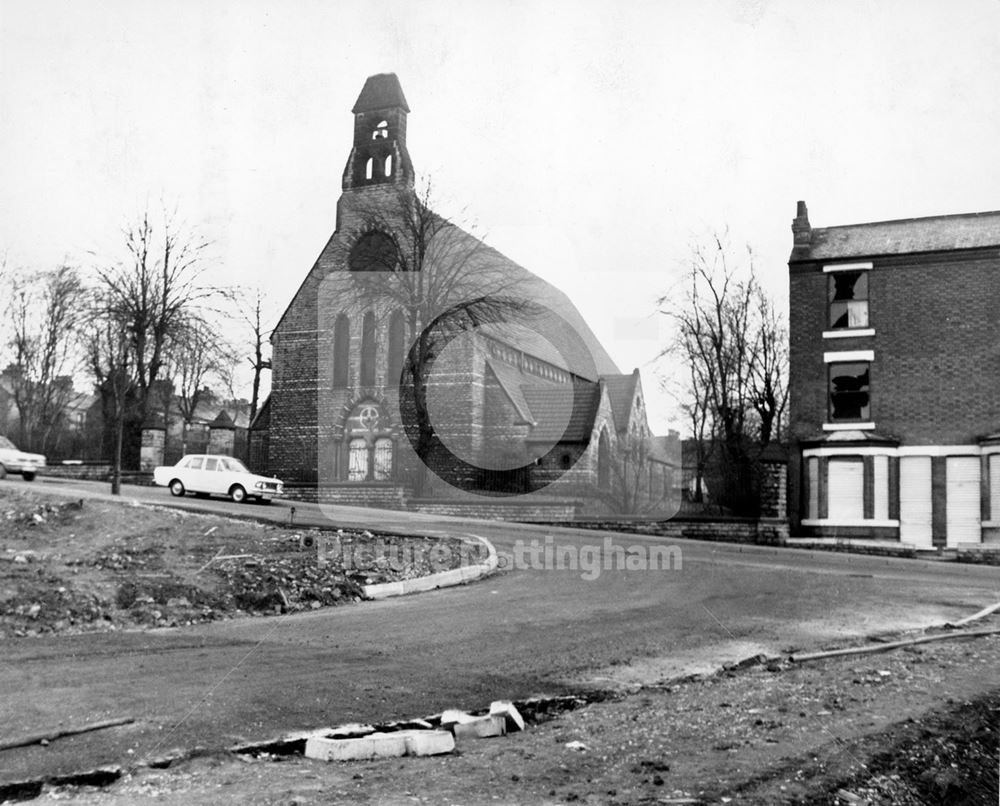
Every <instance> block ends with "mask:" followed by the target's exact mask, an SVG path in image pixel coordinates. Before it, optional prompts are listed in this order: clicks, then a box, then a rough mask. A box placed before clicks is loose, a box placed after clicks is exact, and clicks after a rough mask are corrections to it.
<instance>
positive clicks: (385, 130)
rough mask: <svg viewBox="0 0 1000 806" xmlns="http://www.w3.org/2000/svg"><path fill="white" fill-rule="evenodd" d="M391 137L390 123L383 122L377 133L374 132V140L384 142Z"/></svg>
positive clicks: (379, 125) (376, 128)
mask: <svg viewBox="0 0 1000 806" xmlns="http://www.w3.org/2000/svg"><path fill="white" fill-rule="evenodd" d="M388 136H389V121H387V120H383V121H382V122H381V123H379V124H378V126H376V127H375V131H373V132H372V140H384V139H385V138H386V137H388Z"/></svg>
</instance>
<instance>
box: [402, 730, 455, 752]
mask: <svg viewBox="0 0 1000 806" xmlns="http://www.w3.org/2000/svg"><path fill="white" fill-rule="evenodd" d="M401 733H404V734H406V755H408V756H439V755H442V754H444V753H450V752H451V751H452V750H454V749H455V737H454V736H452V735H451V733H449V732H448V731H446V730H405V731H401Z"/></svg>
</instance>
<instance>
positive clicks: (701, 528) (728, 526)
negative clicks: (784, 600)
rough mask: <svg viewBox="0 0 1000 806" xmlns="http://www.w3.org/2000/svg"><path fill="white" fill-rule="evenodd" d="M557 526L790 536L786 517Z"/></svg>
mask: <svg viewBox="0 0 1000 806" xmlns="http://www.w3.org/2000/svg"><path fill="white" fill-rule="evenodd" d="M553 525H555V526H573V527H577V528H582V529H599V530H603V531H611V532H627V533H634V534H642V535H656V536H657V537H669V538H688V539H691V540H720V541H726V542H727V543H756V544H764V545H777V544H779V543H781V542H782V541H784V540H787V539H788V523H787V521H785V520H782V519H777V518H775V519H768V518H762V519H760V520H755V519H751V518H719V519H714V520H707V519H696V520H684V519H681V518H673V519H671V520H669V521H644V520H641V519H621V520H609V519H605V518H601V519H593V520H577V521H573V522H566V523H554V524H553Z"/></svg>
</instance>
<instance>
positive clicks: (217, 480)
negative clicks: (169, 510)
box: [153, 454, 284, 504]
mask: <svg viewBox="0 0 1000 806" xmlns="http://www.w3.org/2000/svg"><path fill="white" fill-rule="evenodd" d="M153 482H154V483H155V484H159V485H160V486H161V487H169V488H170V492H171V494H173V495H177V496H180V495H184V494H185V493H189V492H191V493H201V494H204V495H227V496H229V497H230V498H232V499H233V501H235V502H236V503H237V504H240V503H242V502H243V501H246V500H247V498H256V499H257V500H258V501H270V500H271V499H272V498H277V497H278V496H280V495H281V494H282V493H283V492H284V484H283V483H282V482H281V480H280V479H275V478H268V477H266V476H258V475H257V474H256V473H251V472H250V471H249V470H247V467H246V465H244V464H243V462H241V461H240V460H239V459H234V458H233V457H232V456H217V455H208V454H193V455H190V456H185V457H184V458H183V459H181V460H180V461H179V462H178V463H177V464H176V465H174V466H173V467H158V468H156V469H155V470H154V471H153Z"/></svg>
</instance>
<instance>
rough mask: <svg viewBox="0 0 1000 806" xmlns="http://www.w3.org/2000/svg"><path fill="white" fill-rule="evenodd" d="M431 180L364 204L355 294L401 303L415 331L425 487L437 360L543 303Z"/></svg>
mask: <svg viewBox="0 0 1000 806" xmlns="http://www.w3.org/2000/svg"><path fill="white" fill-rule="evenodd" d="M431 197H432V193H431V188H430V184H429V183H428V184H427V185H426V186H425V187H424V188H423V189H422V190H420V191H415V190H413V189H412V188H409V187H399V188H397V189H396V190H395V193H394V194H393V195H392V196H391V197H388V198H387V197H384V196H383V197H379V198H377V199H374V200H372V201H371V202H370V203H367V204H365V206H363V207H362V209H361V217H362V220H363V222H364V223H363V229H364V231H365V233H366V234H365V235H364V236H362V237H361V238H360V239H359V241H358V245H357V246H356V247H355V249H354V251H353V252H352V254H351V257H350V263H351V269H352V271H351V272H350V273H348V274H347V275H346V277H345V278H344V279H345V280H346V281H347V288H348V292H347V298H348V299H349V300H351V301H352V302H353V303H354V304H358V305H366V306H367V305H369V304H370V303H371V302H372V301H373V300H377V301H379V302H380V303H381V304H382V305H383V306H384V307H385V308H386V309H387V310H392V309H396V310H401V311H402V312H403V314H404V316H405V319H406V325H407V330H408V332H409V334H410V337H411V339H410V347H409V350H408V352H407V355H406V358H405V361H404V362H403V368H402V370H403V371H402V379H403V380H402V382H401V384H400V407H401V410H408V411H409V412H410V414H411V416H410V417H407V418H406V419H407V423H406V425H407V427H408V435H409V437H410V441H411V444H413V446H414V450H415V452H416V454H417V457H418V458H419V459H420V465H421V466H420V467H419V468H417V474H416V477H415V478H414V486H415V488H416V489H417V492H418V494H419V493H420V491H422V490H423V488H424V485H425V483H426V478H427V476H426V469H427V466H428V461H429V458H430V455H431V453H432V451H433V449H434V447H435V444H436V442H437V437H436V436H435V431H434V426H433V424H432V422H431V417H430V412H429V409H428V402H427V385H428V380H429V377H430V374H431V370H432V368H433V365H434V362H435V360H436V359H437V358H438V357H439V356H440V354H441V351H442V350H443V349H444V347H445V346H446V345H447V343H448V342H449V341H450V340H451V339H453V338H454V337H455V336H456V335H457V334H460V333H467V332H470V331H472V330H475V329H476V328H480V327H483V326H486V325H491V326H495V327H498V328H502V327H507V326H512V325H516V324H518V323H524V322H525V321H527V320H528V319H530V317H531V316H532V315H533V313H534V312H535V311H536V307H535V306H534V304H533V303H532V302H531V301H530V299H529V298H528V297H527V296H526V294H525V291H524V289H523V288H519V285H521V286H523V284H524V282H525V278H524V277H523V276H521V275H519V274H516V273H513V272H512V271H511V265H510V264H509V263H508V262H506V261H504V260H503V259H502V258H501V257H500V256H499V254H498V253H497V252H495V251H494V250H493V249H491V248H490V247H488V246H486V245H485V243H484V242H483V241H482V240H481V239H479V238H477V237H474V236H472V235H470V234H469V233H468V232H466V231H464V230H463V229H461V228H460V227H458V226H457V225H455V224H454V223H453V222H452V221H450V220H449V219H448V218H445V217H443V216H441V215H438V214H437V213H435V212H434V211H433V210H432V209H431Z"/></svg>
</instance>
